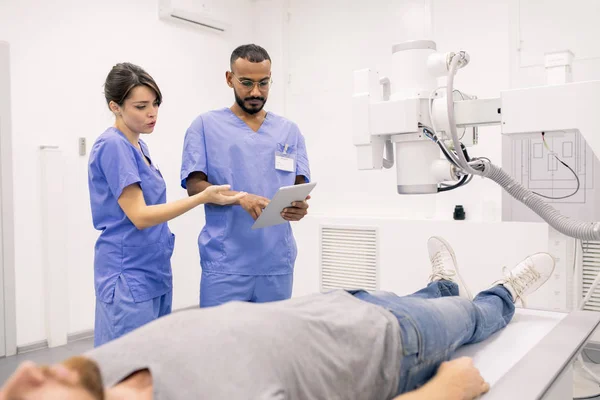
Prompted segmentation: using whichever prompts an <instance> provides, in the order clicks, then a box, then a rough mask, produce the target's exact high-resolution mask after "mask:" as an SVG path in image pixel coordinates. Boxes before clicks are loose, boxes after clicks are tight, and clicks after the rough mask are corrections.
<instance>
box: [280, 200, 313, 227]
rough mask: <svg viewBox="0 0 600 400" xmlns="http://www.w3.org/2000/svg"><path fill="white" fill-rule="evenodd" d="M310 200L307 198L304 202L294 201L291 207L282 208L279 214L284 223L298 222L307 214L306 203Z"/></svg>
mask: <svg viewBox="0 0 600 400" xmlns="http://www.w3.org/2000/svg"><path fill="white" fill-rule="evenodd" d="M309 199H310V196H308V197H307V198H306V199H305V200H304V201H295V202H293V203H292V207H288V208H284V209H283V211H282V212H281V216H282V217H283V219H285V220H286V221H300V220H301V219H302V218H304V216H305V215H306V214H308V203H307V200H309Z"/></svg>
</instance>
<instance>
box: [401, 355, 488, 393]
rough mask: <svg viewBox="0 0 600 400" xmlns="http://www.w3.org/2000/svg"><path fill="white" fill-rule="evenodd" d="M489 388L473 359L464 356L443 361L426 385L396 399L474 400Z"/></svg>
mask: <svg viewBox="0 0 600 400" xmlns="http://www.w3.org/2000/svg"><path fill="white" fill-rule="evenodd" d="M488 390H490V385H488V384H487V383H486V382H485V381H484V380H483V378H482V377H481V374H480V373H479V370H477V368H475V366H474V365H473V360H472V359H470V358H467V357H462V358H458V359H456V360H453V361H448V362H445V363H443V364H442V365H440V368H439V369H438V372H437V374H436V375H435V376H434V377H433V378H432V379H431V380H430V381H429V382H427V384H426V385H424V386H422V387H421V388H419V389H417V390H414V391H412V392H410V393H405V394H403V395H401V396H398V397H396V398H395V399H394V400H472V399H475V398H477V397H479V396H481V395H482V394H484V393H486V392H487V391H488Z"/></svg>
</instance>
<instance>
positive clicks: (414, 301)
mask: <svg viewBox="0 0 600 400" xmlns="http://www.w3.org/2000/svg"><path fill="white" fill-rule="evenodd" d="M353 294H354V296H355V297H356V298H359V299H361V300H364V301H366V302H369V303H373V304H377V305H379V306H382V307H384V308H386V309H387V310H388V311H390V312H391V313H392V314H394V316H395V317H396V318H398V323H399V324H400V332H401V333H400V335H401V337H402V354H403V356H404V358H403V359H402V362H401V364H400V385H399V387H398V393H397V394H402V393H406V392H410V391H411V390H415V389H417V388H419V387H420V386H422V385H423V384H425V383H426V382H427V381H428V380H429V379H430V378H431V377H432V376H433V375H434V374H435V372H436V371H437V369H438V367H439V366H440V364H441V363H442V362H444V361H447V360H449V359H450V358H452V356H453V355H454V352H455V351H456V349H458V348H460V347H462V346H464V345H467V344H471V343H477V342H481V341H483V340H485V339H487V338H488V337H490V336H491V335H492V334H493V333H495V332H497V331H499V330H500V329H502V328H504V327H505V326H506V325H507V324H508V323H509V322H510V320H511V319H512V317H513V315H514V314H515V305H514V304H513V301H512V297H511V295H510V293H509V292H508V290H507V289H506V288H505V287H504V286H500V285H498V286H494V287H492V288H490V289H488V290H486V291H483V292H481V293H479V294H478V295H477V296H476V297H475V298H474V299H473V301H470V300H467V299H465V298H463V297H459V296H458V286H457V285H456V284H455V283H453V282H449V281H436V282H432V283H430V284H429V285H428V286H427V287H426V288H425V289H422V290H420V291H418V292H417V293H415V294H412V295H410V296H405V297H399V296H396V295H395V294H393V293H385V292H374V293H367V292H364V291H355V292H353Z"/></svg>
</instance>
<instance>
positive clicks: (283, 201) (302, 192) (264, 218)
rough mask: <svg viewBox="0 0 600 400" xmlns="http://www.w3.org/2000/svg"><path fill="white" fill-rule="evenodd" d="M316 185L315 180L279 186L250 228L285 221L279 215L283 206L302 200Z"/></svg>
mask: <svg viewBox="0 0 600 400" xmlns="http://www.w3.org/2000/svg"><path fill="white" fill-rule="evenodd" d="M316 185H317V183H316V182H311V183H302V184H299V185H294V186H284V187H281V188H279V190H278V191H277V193H275V196H273V199H271V202H270V203H269V205H268V206H267V207H266V208H265V209H264V210H263V212H262V214H260V217H258V219H257V220H256V222H254V225H252V229H259V228H266V227H267V226H273V225H279V224H283V223H285V222H287V221H286V220H285V219H283V218H282V217H281V211H283V209H284V208H288V207H291V206H292V203H293V202H295V201H303V200H304V199H306V196H308V194H309V193H310V192H311V191H312V190H313V188H314V187H315V186H316Z"/></svg>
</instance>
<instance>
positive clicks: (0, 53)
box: [0, 41, 17, 357]
mask: <svg viewBox="0 0 600 400" xmlns="http://www.w3.org/2000/svg"><path fill="white" fill-rule="evenodd" d="M0 71H5V72H6V73H2V72H0V93H7V94H8V96H7V97H6V98H5V99H2V98H0V132H1V134H0V223H1V227H0V249H1V251H2V253H1V255H2V256H1V257H0V274H2V275H1V277H0V282H1V283H2V285H1V287H0V296H1V297H0V301H1V302H2V304H0V308H2V309H0V316H1V315H3V316H4V318H3V321H0V323H2V325H3V326H4V332H0V334H4V343H2V341H1V340H0V346H2V345H3V346H4V355H5V356H6V357H8V356H12V355H15V354H16V353H17V318H16V297H15V232H14V197H13V157H12V153H13V149H12V131H11V107H10V99H11V91H10V46H9V44H8V43H7V42H3V41H0Z"/></svg>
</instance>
